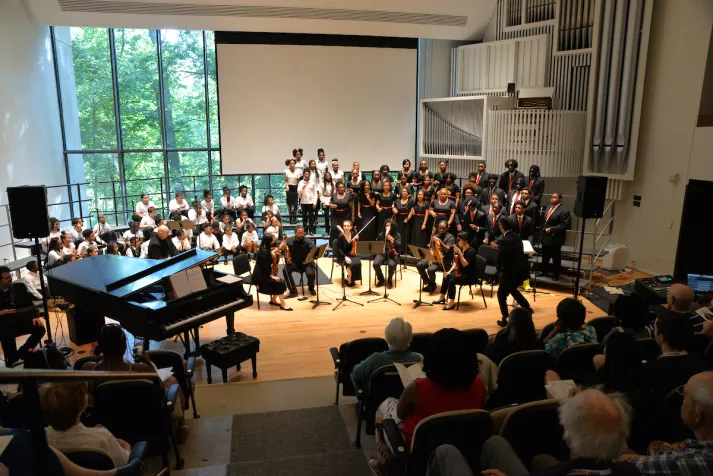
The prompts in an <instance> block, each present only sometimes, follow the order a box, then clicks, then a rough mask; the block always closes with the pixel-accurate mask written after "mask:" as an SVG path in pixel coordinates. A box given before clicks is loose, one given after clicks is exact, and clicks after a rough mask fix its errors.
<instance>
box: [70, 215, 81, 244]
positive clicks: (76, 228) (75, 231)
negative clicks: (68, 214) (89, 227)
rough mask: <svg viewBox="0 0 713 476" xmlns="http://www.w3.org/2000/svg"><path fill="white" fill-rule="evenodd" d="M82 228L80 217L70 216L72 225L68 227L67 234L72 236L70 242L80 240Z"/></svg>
mask: <svg viewBox="0 0 713 476" xmlns="http://www.w3.org/2000/svg"><path fill="white" fill-rule="evenodd" d="M83 229H84V220H82V219H81V218H72V227H71V228H70V229H69V236H71V237H72V243H76V242H77V241H81V240H82V230H83Z"/></svg>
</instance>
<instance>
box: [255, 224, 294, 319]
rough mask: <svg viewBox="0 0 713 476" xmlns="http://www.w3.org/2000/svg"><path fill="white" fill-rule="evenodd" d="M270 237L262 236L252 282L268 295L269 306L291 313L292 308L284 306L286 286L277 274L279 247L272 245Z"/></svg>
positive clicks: (272, 240) (271, 237)
mask: <svg viewBox="0 0 713 476" xmlns="http://www.w3.org/2000/svg"><path fill="white" fill-rule="evenodd" d="M273 243H274V239H273V236H272V235H269V234H267V235H264V236H263V237H262V243H260V251H258V253H257V255H256V256H255V268H254V269H253V274H252V282H253V283H254V284H255V286H257V288H258V289H259V290H260V292H261V293H263V294H269V295H270V305H271V306H277V307H279V308H280V309H282V310H283V311H291V310H292V308H291V307H288V306H286V305H285V296H283V294H284V293H285V290H286V289H287V285H286V284H285V281H284V280H282V279H281V278H280V277H279V276H278V275H277V274H278V269H279V267H278V263H279V259H280V247H278V246H275V247H274V248H273V246H272V244H273Z"/></svg>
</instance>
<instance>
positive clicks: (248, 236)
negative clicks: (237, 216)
mask: <svg viewBox="0 0 713 476" xmlns="http://www.w3.org/2000/svg"><path fill="white" fill-rule="evenodd" d="M257 243H258V237H257V231H255V223H253V221H252V220H250V221H248V222H247V223H246V224H245V233H243V236H242V237H241V238H240V246H241V248H242V249H243V250H245V252H246V253H257Z"/></svg>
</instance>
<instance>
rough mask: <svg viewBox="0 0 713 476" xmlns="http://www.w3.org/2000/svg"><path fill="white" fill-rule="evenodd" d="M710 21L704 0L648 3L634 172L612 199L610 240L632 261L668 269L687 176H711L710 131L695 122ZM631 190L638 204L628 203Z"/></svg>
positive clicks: (711, 10)
mask: <svg viewBox="0 0 713 476" xmlns="http://www.w3.org/2000/svg"><path fill="white" fill-rule="evenodd" d="M712 26H713V2H711V1H710V0H686V1H676V0H664V1H658V2H656V3H655V5H654V12H653V20H652V22H651V40H650V44H649V52H648V63H647V66H646V78H645V80H646V82H645V85H644V100H643V109H642V114H641V131H640V135H639V144H638V153H637V154H638V156H637V159H636V177H635V180H634V181H633V182H626V183H625V187H624V192H623V194H622V201H621V203H618V204H617V209H616V219H615V221H616V225H615V232H614V234H615V236H614V238H615V240H614V241H615V242H622V243H626V244H628V245H629V247H630V259H631V260H634V261H635V262H636V267H638V268H639V269H642V270H644V271H648V272H651V273H655V274H670V273H672V272H673V266H674V261H675V257H676V247H677V242H678V231H679V227H680V224H681V223H680V221H681V212H682V206H683V197H684V193H685V189H686V183H687V181H688V179H689V178H703V177H702V176H701V174H705V175H706V176H707V177H708V179H711V178H713V177H712V176H713V152H711V151H712V150H713V149H712V148H711V145H710V144H711V137H710V135H711V133H710V131H700V132H699V131H697V130H696V119H697V117H696V116H697V114H698V108H699V103H700V99H701V90H702V85H703V75H704V72H705V68H706V58H707V54H708V46H709V40H710V35H711V27H712ZM706 141H707V144H708V146H707V147H705V146H704V145H703V144H705V143H706ZM694 142H695V147H694ZM671 174H679V175H680V180H679V181H678V183H675V184H673V183H670V182H669V181H668V180H667V178H668V176H669V175H671ZM634 195H641V196H642V202H641V207H634V206H633V205H632V197H633V196H634Z"/></svg>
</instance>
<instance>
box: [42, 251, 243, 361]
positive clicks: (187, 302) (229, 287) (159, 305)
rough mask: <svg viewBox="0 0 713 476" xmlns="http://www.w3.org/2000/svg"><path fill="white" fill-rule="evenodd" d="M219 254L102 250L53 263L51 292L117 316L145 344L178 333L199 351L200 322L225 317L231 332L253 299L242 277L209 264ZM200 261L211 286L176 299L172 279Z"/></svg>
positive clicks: (99, 312)
mask: <svg viewBox="0 0 713 476" xmlns="http://www.w3.org/2000/svg"><path fill="white" fill-rule="evenodd" d="M216 256H217V254H216V253H213V252H211V251H204V250H198V249H191V250H188V251H184V252H183V253H180V254H178V255H176V256H174V257H172V258H169V259H166V260H153V259H137V258H131V257H127V256H119V255H99V256H94V257H92V258H85V259H82V260H79V261H75V262H73V263H68V264H66V265H63V266H59V267H57V268H53V269H51V270H50V271H49V272H48V279H49V283H50V288H51V289H52V294H53V295H56V296H63V297H64V298H65V300H66V301H67V302H69V303H71V304H74V305H75V307H76V308H77V309H80V310H81V311H85V312H89V313H93V314H96V315H97V316H100V317H101V316H106V317H109V318H111V319H114V320H116V321H119V323H121V325H122V327H124V328H125V329H126V330H127V331H129V332H130V333H132V334H133V335H134V336H137V337H142V338H143V339H144V347H145V348H146V349H148V348H149V346H150V341H152V340H153V341H162V340H164V339H170V338H172V337H174V336H179V337H181V340H182V341H183V344H184V346H185V347H186V354H195V352H196V351H197V350H198V348H199V347H200V340H199V339H200V338H199V332H198V329H199V327H200V326H201V325H203V324H206V323H208V322H211V321H214V320H216V319H219V318H220V317H225V318H226V325H227V333H228V334H231V333H233V332H234V318H233V313H234V312H236V311H237V310H239V309H243V308H245V307H249V306H251V305H252V303H253V298H252V296H251V295H250V294H248V293H246V292H245V290H244V289H243V286H242V280H241V279H240V278H238V279H237V281H236V282H232V283H230V284H226V283H224V282H221V281H218V278H221V277H223V276H226V274H225V273H221V272H219V271H216V270H214V269H213V267H212V266H211V265H210V263H209V262H210V261H211V260H213V259H215V257H216ZM201 265H203V267H202V268H203V269H202V273H203V276H204V278H205V281H206V284H207V288H206V289H204V290H202V291H198V292H194V293H192V294H188V295H186V296H183V297H181V298H178V299H177V298H176V297H175V296H174V293H173V289H172V287H171V284H170V281H169V278H170V277H171V276H172V275H174V274H176V273H180V272H182V271H185V270H187V269H189V268H193V267H196V266H201ZM191 337H192V339H193V341H194V343H195V347H194V349H195V350H194V351H193V352H192V351H191Z"/></svg>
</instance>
